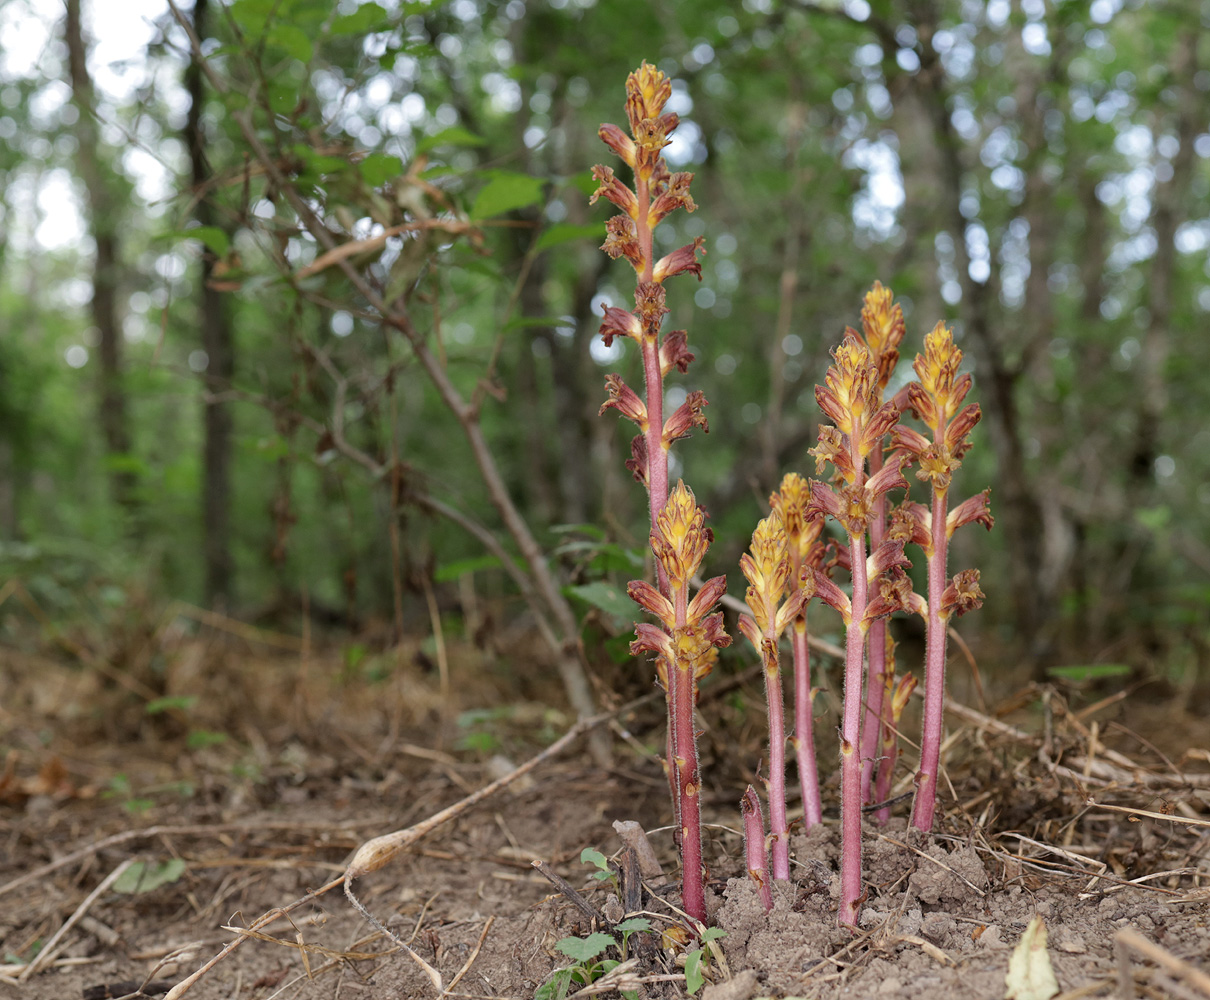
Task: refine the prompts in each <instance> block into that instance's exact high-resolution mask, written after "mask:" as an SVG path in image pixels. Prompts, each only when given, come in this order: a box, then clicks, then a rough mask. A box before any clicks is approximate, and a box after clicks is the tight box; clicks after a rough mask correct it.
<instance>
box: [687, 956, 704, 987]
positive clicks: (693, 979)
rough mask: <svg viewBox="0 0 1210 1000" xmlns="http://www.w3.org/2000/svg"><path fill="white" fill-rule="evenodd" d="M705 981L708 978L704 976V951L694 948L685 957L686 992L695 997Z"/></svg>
mask: <svg viewBox="0 0 1210 1000" xmlns="http://www.w3.org/2000/svg"><path fill="white" fill-rule="evenodd" d="M705 981H706V977H705V976H703V975H702V949H701V948H694V949H693V951H691V952H689V954H688V955H686V956H685V992H687V993H688V994H689V995H690V996H693V994H694V993H696V992H697V991H698V990H700V989H701V988H702V983H704V982H705Z"/></svg>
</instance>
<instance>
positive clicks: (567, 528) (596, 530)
mask: <svg viewBox="0 0 1210 1000" xmlns="http://www.w3.org/2000/svg"><path fill="white" fill-rule="evenodd" d="M562 322H563V320H559V321H558V323H562ZM549 325H550V326H556V325H557V323H556V322H555V321H551V323H550V324H549ZM548 530H549V531H550V533H551V534H552V535H569V534H571V533H572V532H573V531H574V532H575V533H576V534H579V535H588V537H589V538H604V537H605V529H604V528H600V527H597V525H595V524H553V525H551V526H550V528H549V529H548Z"/></svg>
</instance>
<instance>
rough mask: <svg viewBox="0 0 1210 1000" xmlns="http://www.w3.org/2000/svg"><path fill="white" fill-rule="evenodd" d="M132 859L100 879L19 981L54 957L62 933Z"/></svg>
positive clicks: (99, 895) (88, 908) (128, 865)
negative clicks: (99, 882) (98, 883)
mask: <svg viewBox="0 0 1210 1000" xmlns="http://www.w3.org/2000/svg"><path fill="white" fill-rule="evenodd" d="M134 860H135V859H134V858H127V859H126V860H125V861H123V862H122V863H121V864H120V865H118V867H117V868H115V869H114V870H113V871H111V872H110V873H109V874H108V875H106V876H105V878H103V879H102V880H101V884H100V885H98V886H97V887H96V888H95V889H93V891H92V892H90V893H89V894H88V896H87V897H86V898H85V900H84V902H82V903H81V904H80V905H79V906H77V907H76V912H75V913H73V914H72V915H71V916H70V917H68V918H67V920H66V921H65V922H64V924H63V926H62V927H60V928H59V929H58V930H57V931H55V933H54V935H53V936H52V937H51V939H50V940H49V941H47V942H46V944H45V945H44V946H43V948H42V950H41V951H40V952H38V954H37V955H35V956H34V958H33V960H32V961H31V962H30V963H29V965H27V966H26V967H25V968H24V969H23V970H22V971H21V975H20V976H18V977H17V979H18V980H19V981H20V982H25V981H26V980H27V979H29V977H30V976H32V975H33V974H34V973H35V972H37V971H38V970H39V969H41V968H42V967H43V966H44V965H46V963H47V962H49V961H50V960H51V959H52V958H53V957H54V953H55V948H56V946H57V945H58V944H59V941H60V940H61V939H62V937H63V935H64V934H66V933H67V932H68V931H69V930H71V929H72V928H73V927H74V926H75V925H76V924H77V923H78V922H79V921H80V919H81V918H82V917H83V916H84V914H86V913H87V912H88V911H89V910H90V909H92V905H93V904H94V903H95V902H96V901H97V900H98V899H100V898H101V897H102V896H103V895H104V894H105V893H106V892H108V891H109V887H110V886H111V885H113V884H114V882H116V881H117V880H118V879H119V878H121V877H122V873H123V872H124V871H126V869H127V868H129V867H130V866H131V865H133V864H134Z"/></svg>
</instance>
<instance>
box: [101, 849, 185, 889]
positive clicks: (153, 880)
mask: <svg viewBox="0 0 1210 1000" xmlns="http://www.w3.org/2000/svg"><path fill="white" fill-rule="evenodd" d="M184 874H185V862H184V861H182V860H181V859H180V858H172V859H171V860H169V861H160V862H157V863H156V864H148V863H147V862H146V861H136V862H135V863H134V864H133V865H131V866H130V867H129V868H127V869H126V871H124V872H122V874H121V875H119V876H118V878H117V881H115V882H114V884H113V891H114V892H120V893H122V894H123V895H126V896H130V895H134V894H135V893H144V892H151V891H152V890H153V889H158V888H159V887H160V886H162V885H169V884H170V883H172V882H175V881H177V879H179V878H180V877H181V876H182V875H184Z"/></svg>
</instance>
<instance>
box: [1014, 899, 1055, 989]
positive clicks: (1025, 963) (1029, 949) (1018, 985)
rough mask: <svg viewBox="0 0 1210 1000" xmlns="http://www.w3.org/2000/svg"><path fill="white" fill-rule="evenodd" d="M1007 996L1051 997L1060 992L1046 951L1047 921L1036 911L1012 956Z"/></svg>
mask: <svg viewBox="0 0 1210 1000" xmlns="http://www.w3.org/2000/svg"><path fill="white" fill-rule="evenodd" d="M1004 983H1005V985H1006V986H1007V987H1008V992H1007V993H1005V994H1004V1000H1051V997H1053V996H1056V995H1057V994H1058V992H1059V983H1058V980H1056V979H1055V970H1054V969H1053V968H1051V965H1050V955H1048V954H1047V952H1046V924H1044V923H1043V922H1042V918H1041V917H1039V916H1037V915H1036V914H1035V916H1034V918H1033V919H1032V920H1031V921H1030V922H1029V926H1028V927H1026V928H1025V933H1024V934H1022V935H1021V940H1020V941H1019V942H1017V947H1016V948H1015V949H1014V950H1013V956H1012V958H1010V959H1009V960H1008V975H1007V976H1005V977H1004Z"/></svg>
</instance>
